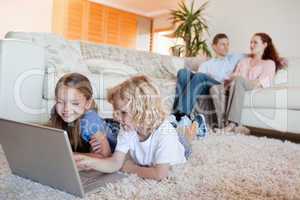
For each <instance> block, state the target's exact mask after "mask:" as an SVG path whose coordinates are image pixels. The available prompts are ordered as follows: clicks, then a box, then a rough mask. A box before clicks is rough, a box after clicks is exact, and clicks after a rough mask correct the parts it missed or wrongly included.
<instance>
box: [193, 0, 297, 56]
mask: <svg viewBox="0 0 300 200" xmlns="http://www.w3.org/2000/svg"><path fill="white" fill-rule="evenodd" d="M203 2H204V1H202V0H196V3H197V4H198V5H199V3H203ZM206 13H207V16H208V19H209V28H210V36H211V38H210V39H212V37H213V36H214V35H215V34H216V33H219V32H224V33H226V34H228V36H229V37H230V41H231V50H232V51H233V52H249V41H250V38H251V36H252V35H253V33H255V32H266V33H268V34H269V35H270V36H271V37H272V38H273V41H274V44H275V46H276V47H277V49H278V51H279V53H280V54H281V55H282V56H300V51H299V47H300V1H299V0H209V6H208V9H207V12H206Z"/></svg>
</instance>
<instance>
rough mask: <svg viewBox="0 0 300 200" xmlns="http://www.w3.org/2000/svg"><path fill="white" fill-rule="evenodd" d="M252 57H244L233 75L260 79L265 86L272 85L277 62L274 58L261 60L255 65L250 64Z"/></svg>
mask: <svg viewBox="0 0 300 200" xmlns="http://www.w3.org/2000/svg"><path fill="white" fill-rule="evenodd" d="M251 59H252V58H249V57H247V58H244V59H242V60H241V61H240V62H239V63H238V65H237V67H236V69H235V71H234V73H233V75H235V76H242V77H243V78H245V79H247V80H259V82H260V84H261V85H262V87H263V88H266V87H270V86H271V84H272V80H273V78H274V76H275V70H276V66H275V62H274V61H272V60H260V61H259V62H258V63H256V64H255V65H254V66H251V65H250V61H251Z"/></svg>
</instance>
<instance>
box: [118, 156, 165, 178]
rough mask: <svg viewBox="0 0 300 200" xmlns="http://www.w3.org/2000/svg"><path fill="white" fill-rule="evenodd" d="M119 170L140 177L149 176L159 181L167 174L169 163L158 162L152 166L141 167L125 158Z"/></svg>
mask: <svg viewBox="0 0 300 200" xmlns="http://www.w3.org/2000/svg"><path fill="white" fill-rule="evenodd" d="M121 170H122V171H124V172H126V173H133V174H137V175H138V176H140V177H142V178H150V179H155V180H158V181H159V180H162V179H164V178H166V177H167V176H168V174H169V170H170V165H169V164H159V165H155V166H153V167H141V166H138V165H136V164H135V163H134V162H133V161H132V160H127V161H126V162H125V163H124V165H123V167H122V169H121Z"/></svg>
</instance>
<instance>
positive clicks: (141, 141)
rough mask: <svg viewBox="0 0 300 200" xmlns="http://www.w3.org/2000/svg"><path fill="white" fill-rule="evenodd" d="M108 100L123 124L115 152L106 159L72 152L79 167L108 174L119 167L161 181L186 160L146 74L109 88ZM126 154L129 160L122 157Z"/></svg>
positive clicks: (116, 116) (156, 91)
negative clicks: (172, 167)
mask: <svg viewBox="0 0 300 200" xmlns="http://www.w3.org/2000/svg"><path fill="white" fill-rule="evenodd" d="M108 101H109V102H110V103H111V104H112V105H113V109H114V118H115V119H116V120H117V121H119V122H120V125H121V127H122V128H121V131H120V133H119V135H118V140H117V146H116V149H115V152H114V153H113V155H112V157H110V158H106V159H97V158H88V157H84V156H80V155H79V156H78V155H75V159H76V161H77V164H78V166H79V167H81V168H93V169H96V170H98V171H101V172H107V173H111V172H115V171H118V170H119V169H121V170H122V171H124V172H127V173H135V174H137V175H138V176H140V177H143V178H151V179H156V180H161V179H163V178H165V177H167V176H168V172H169V170H170V167H171V166H172V165H176V164H182V163H185V162H186V158H185V147H184V146H183V145H182V144H181V142H180V140H179V137H178V134H177V132H176V130H175V128H174V127H173V126H172V125H171V123H170V122H169V121H168V120H166V113H165V112H164V108H163V106H162V101H161V97H160V95H159V92H158V90H157V89H156V88H155V87H154V85H153V84H152V83H151V82H150V80H149V79H148V78H147V77H146V76H135V77H132V78H131V79H129V80H127V81H125V82H123V83H121V84H119V85H117V86H116V87H114V88H112V89H110V90H109V92H108ZM127 153H129V155H130V159H129V160H125V156H126V154H127Z"/></svg>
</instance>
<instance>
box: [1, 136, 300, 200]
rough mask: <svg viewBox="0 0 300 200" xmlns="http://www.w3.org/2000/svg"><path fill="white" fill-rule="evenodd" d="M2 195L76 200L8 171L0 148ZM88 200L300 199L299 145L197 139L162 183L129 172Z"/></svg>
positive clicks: (234, 138)
mask: <svg viewBox="0 0 300 200" xmlns="http://www.w3.org/2000/svg"><path fill="white" fill-rule="evenodd" d="M0 166H1V167H0V199H1V200H2V199H49V200H50V199H51V200H52V199H75V197H73V196H72V195H69V194H66V193H63V192H60V191H56V190H54V189H52V188H50V187H46V186H42V185H40V184H37V183H32V182H31V181H28V180H24V179H22V178H19V177H15V176H13V175H11V174H10V171H9V170H8V166H7V163H6V161H5V159H4V156H3V152H2V150H0ZM86 199H114V200H117V199H128V200H133V199H136V200H137V199H151V200H156V199H174V200H175V199H197V200H198V199H205V200H210V199H230V200H235V199H237V200H241V199H253V200H254V199H255V200H260V199H267V200H271V199H272V200H274V199H282V200H283V199H284V200H299V199H300V144H293V143H290V142H281V141H279V140H275V139H267V138H257V137H254V136H243V135H233V134H227V135H222V136H209V137H208V138H207V139H205V140H198V141H195V142H194V144H193V156H192V158H191V159H190V160H189V161H188V162H187V163H186V164H185V165H184V166H180V167H177V168H176V169H174V170H173V172H172V175H171V177H170V178H168V179H166V180H164V181H161V182H156V181H151V180H143V179H140V178H138V177H136V176H133V175H132V176H130V177H129V178H127V179H124V180H122V181H121V182H119V183H117V184H114V185H108V186H107V187H106V188H100V189H99V190H98V191H96V192H95V193H93V194H89V195H88V196H87V197H86Z"/></svg>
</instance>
